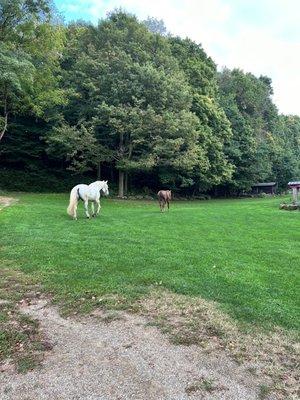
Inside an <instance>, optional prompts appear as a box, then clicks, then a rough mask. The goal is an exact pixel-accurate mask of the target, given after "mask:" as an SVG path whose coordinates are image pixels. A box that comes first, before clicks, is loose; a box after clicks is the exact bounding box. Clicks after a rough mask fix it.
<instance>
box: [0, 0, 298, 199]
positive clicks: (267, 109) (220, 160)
mask: <svg viewBox="0 0 300 400" xmlns="http://www.w3.org/2000/svg"><path fill="white" fill-rule="evenodd" d="M272 94H273V92H272V82H271V80H270V79H269V78H268V77H266V76H260V77H256V76H254V75H253V74H251V73H245V72H243V71H241V70H239V69H233V70H229V69H224V70H223V71H221V72H218V71H217V68H216V64H215V63H214V61H213V60H212V59H211V58H210V57H208V56H207V54H206V53H205V51H204V49H203V48H202V46H201V45H199V44H197V43H195V42H193V41H192V40H190V39H182V38H179V37H174V36H172V35H170V34H168V33H167V32H166V29H165V27H164V24H163V22H162V21H158V20H156V19H153V18H148V19H147V20H146V21H138V19H137V18H136V17H135V16H134V15H130V14H128V13H126V12H124V11H122V10H115V11H113V12H112V13H111V14H109V15H108V16H107V18H105V19H102V20H100V21H99V23H98V25H92V24H90V23H87V22H83V21H76V22H73V23H70V24H67V25H66V24H64V23H63V22H62V19H61V17H60V16H59V15H58V14H57V12H56V11H55V9H54V7H53V5H52V4H51V2H49V1H48V0H35V1H33V0H1V3H0V113H1V116H0V156H1V174H0V175H1V176H0V187H1V188H7V189H17V190H20V189H21V190H35V189H36V190H57V191H59V190H68V189H69V188H70V186H72V184H73V182H78V180H79V179H85V180H89V179H92V178H93V180H95V179H97V178H98V179H99V178H103V179H104V178H105V179H109V180H110V182H111V183H112V184H115V185H116V186H117V188H118V194H119V196H124V195H126V193H128V191H129V190H134V189H136V190H140V189H142V188H148V189H149V190H156V189H157V188H162V187H165V188H169V189H173V190H175V191H177V192H178V193H182V194H189V195H196V194H199V193H206V192H213V193H216V194H221V195H237V194H241V193H243V192H247V191H249V190H250V188H251V185H252V184H253V183H256V182H262V181H268V180H272V181H273V180H274V181H277V182H278V184H279V186H280V187H282V188H284V187H286V184H287V182H288V181H289V180H291V179H296V178H297V177H299V175H300V159H299V154H300V118H299V116H292V115H281V114H279V112H278V110H277V108H276V106H275V105H274V103H273V101H272Z"/></svg>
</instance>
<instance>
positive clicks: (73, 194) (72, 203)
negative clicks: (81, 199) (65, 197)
mask: <svg viewBox="0 0 300 400" xmlns="http://www.w3.org/2000/svg"><path fill="white" fill-rule="evenodd" d="M77 203H78V193H77V186H75V187H74V188H73V189H72V190H71V193H70V203H69V206H68V208H67V213H68V214H69V215H70V216H71V217H74V210H75V207H76V206H77Z"/></svg>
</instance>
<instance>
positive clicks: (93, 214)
mask: <svg viewBox="0 0 300 400" xmlns="http://www.w3.org/2000/svg"><path fill="white" fill-rule="evenodd" d="M91 207H92V217H95V216H96V214H95V207H94V202H93V201H92V206H91Z"/></svg>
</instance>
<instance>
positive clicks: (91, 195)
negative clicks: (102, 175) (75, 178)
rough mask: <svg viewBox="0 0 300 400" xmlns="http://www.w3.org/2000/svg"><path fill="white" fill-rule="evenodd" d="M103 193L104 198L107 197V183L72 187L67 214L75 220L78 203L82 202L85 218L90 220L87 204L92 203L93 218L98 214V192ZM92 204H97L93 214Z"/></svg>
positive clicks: (98, 182)
mask: <svg viewBox="0 0 300 400" xmlns="http://www.w3.org/2000/svg"><path fill="white" fill-rule="evenodd" d="M101 191H102V192H103V193H104V194H105V196H108V194H109V192H108V184H107V181H96V182H93V183H91V184H90V185H84V184H79V185H76V186H74V187H73V189H72V190H71V193H70V203H69V206H68V208H67V212H68V214H69V215H70V216H71V217H73V218H74V219H77V205H78V201H79V200H82V201H83V202H84V208H85V214H86V216H87V218H90V214H89V208H88V202H89V201H92V216H93V217H95V216H96V215H98V214H99V212H100V208H101V205H100V192H101ZM94 202H95V203H97V206H98V207H97V211H96V214H95V209H94Z"/></svg>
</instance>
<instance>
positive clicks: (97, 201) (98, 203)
mask: <svg viewBox="0 0 300 400" xmlns="http://www.w3.org/2000/svg"><path fill="white" fill-rule="evenodd" d="M96 203H97V206H98V207H97V211H96V215H99V213H100V210H101V204H100V199H98V200H96Z"/></svg>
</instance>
